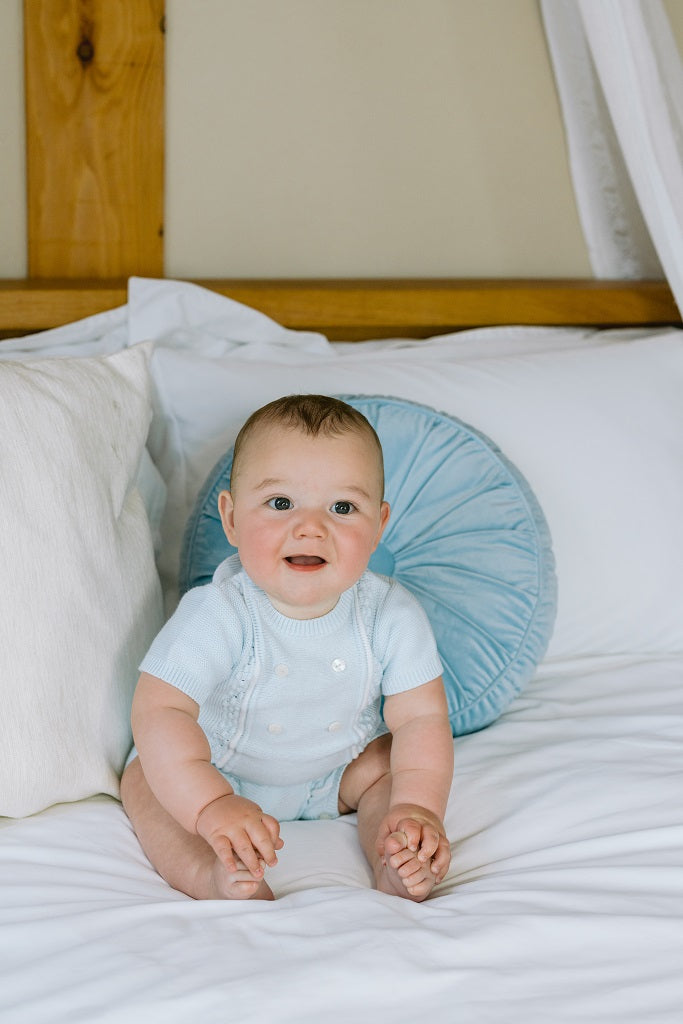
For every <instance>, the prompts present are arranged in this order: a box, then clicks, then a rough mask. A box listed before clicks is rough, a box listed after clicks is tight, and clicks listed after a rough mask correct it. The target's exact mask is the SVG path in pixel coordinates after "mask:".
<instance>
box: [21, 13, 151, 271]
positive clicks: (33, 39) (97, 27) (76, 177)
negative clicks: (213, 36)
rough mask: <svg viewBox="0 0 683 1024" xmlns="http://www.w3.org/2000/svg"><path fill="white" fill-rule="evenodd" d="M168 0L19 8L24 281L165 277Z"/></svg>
mask: <svg viewBox="0 0 683 1024" xmlns="http://www.w3.org/2000/svg"><path fill="white" fill-rule="evenodd" d="M163 33H164V0H24V40H25V44H24V45H25V76H26V160H27V191H28V272H29V277H31V278H54V277H61V278H64V277H67V278H79V277H89V278H112V277H126V276H128V275H130V274H140V275H143V276H151V277H160V276H162V275H163V269H164V267H163V212H164V211H163V195H164V181H163V174H164V35H163Z"/></svg>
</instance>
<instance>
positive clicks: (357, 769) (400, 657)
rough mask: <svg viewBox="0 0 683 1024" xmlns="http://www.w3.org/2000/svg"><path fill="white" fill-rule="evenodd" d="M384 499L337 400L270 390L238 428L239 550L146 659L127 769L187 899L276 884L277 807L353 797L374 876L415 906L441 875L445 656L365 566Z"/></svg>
mask: <svg viewBox="0 0 683 1024" xmlns="http://www.w3.org/2000/svg"><path fill="white" fill-rule="evenodd" d="M383 494H384V472H383V463H382V450H381V446H380V443H379V439H378V437H377V435H376V433H375V431H374V430H373V428H372V426H371V425H370V423H369V422H368V421H367V419H366V418H365V417H364V416H362V415H361V413H359V412H358V411H357V410H355V409H354V408H352V407H351V406H349V405H347V404H346V403H344V402H341V401H339V400H337V399H333V398H327V397H324V396H320V395H292V396H288V397H286V398H282V399H278V400H277V401H275V402H271V403H270V404H269V405H266V406H264V407H263V408H262V409H260V410H258V411H257V412H255V413H254V414H253V415H252V416H251V417H250V418H249V419H248V420H247V422H246V423H245V425H244V426H243V428H242V430H241V431H240V433H239V435H238V437H237V440H236V442H235V449H234V459H233V466H232V475H231V481H230V491H222V492H221V494H220V496H219V501H218V507H219V512H220V516H221V521H222V524H223V529H224V531H225V534H226V536H227V538H228V540H229V541H230V543H231V544H232V545H234V546H235V547H236V548H237V550H238V555H235V556H232V557H231V558H228V559H226V560H225V561H224V562H223V563H222V564H221V565H219V567H218V569H217V570H216V573H215V575H214V577H213V581H212V582H211V583H209V584H208V585H206V586H202V587H196V588H195V589H193V590H191V591H189V592H188V593H187V594H186V595H185V596H184V597H183V599H182V600H181V602H180V604H179V606H178V609H177V611H176V612H175V614H174V615H173V616H172V617H171V619H170V620H169V621H168V622H167V623H166V625H165V626H164V628H163V629H162V630H161V632H160V634H159V635H158V637H157V638H156V640H155V641H154V643H153V645H152V647H151V649H150V651H149V652H148V654H147V655H146V657H145V659H144V660H143V663H142V665H141V673H142V674H141V676H140V680H139V682H138V686H137V689H136V693H135V698H134V701H133V712H132V722H133V733H134V738H135V744H136V750H137V755H138V756H137V757H136V758H134V759H133V760H132V761H131V763H130V764H129V766H128V767H127V769H126V771H125V773H124V776H123V779H122V782H121V794H122V799H123V802H124V806H125V808H126V811H127V813H128V815H129V817H130V818H131V821H132V823H133V826H134V828H135V830H136V833H137V835H138V837H139V839H140V842H141V844H142V846H143V848H144V849H145V851H146V853H147V855H148V856H149V858H150V860H151V861H152V863H153V864H154V866H155V867H156V869H157V870H158V871H159V873H160V874H161V875H162V876H163V877H164V878H166V880H167V881H168V882H169V883H170V884H171V885H172V886H174V887H175V888H177V889H180V890H182V891H183V892H186V893H188V894H189V895H191V896H194V897H195V898H198V899H201V898H223V899H249V898H257V899H272V898H273V894H272V891H271V889H270V887H269V886H268V884H267V882H266V879H265V873H266V871H267V868H268V867H272V866H273V865H274V864H276V863H277V851H279V850H280V849H282V847H283V845H284V844H283V841H282V839H281V838H280V825H279V823H280V821H289V820H295V819H301V818H307V819H313V818H334V817H337V816H338V815H340V814H348V813H350V812H352V811H357V812H358V833H359V839H360V843H361V845H362V848H363V850H364V852H365V854H366V856H367V858H368V861H369V863H370V865H371V867H372V870H373V873H374V877H375V882H376V886H377V888H378V889H379V890H381V891H383V892H386V893H392V894H395V895H397V896H402V897H405V898H408V899H412V900H418V901H419V900H423V899H425V898H426V897H427V896H429V894H430V892H431V890H432V888H433V887H434V885H435V884H436V883H437V882H439V881H440V880H441V879H442V878H443V877H444V875H445V874H446V871H447V869H448V865H449V863H450V846H449V843H448V840H447V838H446V835H445V832H444V826H443V816H444V813H445V809H446V801H447V799H448V794H449V790H450V785H451V779H452V772H453V741H452V737H451V729H450V725H449V721H448V712H447V705H446V698H445V693H444V687H443V682H442V679H441V671H442V669H441V664H440V661H439V657H438V654H437V651H436V645H435V642H434V638H433V636H432V633H431V629H430V627H429V624H428V621H427V618H426V616H425V613H424V612H423V610H422V608H421V606H420V605H419V604H418V602H417V601H416V600H415V598H413V597H412V595H410V594H409V593H408V592H407V591H406V590H404V589H403V588H402V587H401V586H400V585H399V584H398V583H397V582H396V581H395V580H392V579H389V578H387V577H384V576H378V575H376V574H374V573H372V572H370V571H369V570H368V568H367V566H368V561H369V558H370V555H371V554H372V552H373V551H374V550H375V548H376V546H377V544H378V543H379V540H380V538H381V536H382V533H383V531H384V528H385V526H386V524H387V521H388V519H389V506H388V504H387V503H386V502H385V501H384V500H383ZM382 698H383V708H382V713H380V704H381V701H382Z"/></svg>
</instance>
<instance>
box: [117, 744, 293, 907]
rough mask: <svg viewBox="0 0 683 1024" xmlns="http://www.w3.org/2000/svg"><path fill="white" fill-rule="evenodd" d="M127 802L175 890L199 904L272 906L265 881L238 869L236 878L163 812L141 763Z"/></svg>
mask: <svg viewBox="0 0 683 1024" xmlns="http://www.w3.org/2000/svg"><path fill="white" fill-rule="evenodd" d="M121 799H122V801H123V806H124V809H125V811H126V814H127V815H128V817H129V818H130V820H131V823H132V825H133V828H134V829H135V832H136V834H137V837H138V839H139V841H140V845H141V846H142V848H143V850H144V851H145V853H146V854H147V856H148V858H149V859H150V861H151V862H152V864H153V866H154V867H155V868H156V870H157V871H158V872H159V874H160V875H161V877H162V878H164V879H165V880H166V881H167V882H168V884H169V885H170V886H172V887H173V888H174V889H178V890H179V891H180V892H184V893H187V895H188V896H192V898H193V899H196V900H217V899H223V900H246V899H262V900H272V899H273V893H272V892H271V889H270V887H269V886H268V885H267V884H266V883H265V882H264V881H263V880H261V881H258V880H256V879H254V878H252V876H251V875H250V873H249V872H248V871H247V869H246V868H245V867H244V866H243V865H241V864H238V870H237V872H235V873H230V872H228V871H227V870H226V868H225V866H224V865H223V864H222V863H221V862H220V861H219V860H218V858H217V857H216V854H215V853H214V851H213V850H212V849H211V847H210V846H209V844H208V843H207V842H205V840H204V839H202V837H201V836H198V835H192V834H191V833H190V832H186V831H185V829H184V828H183V827H182V826H181V825H179V824H178V822H177V821H176V820H175V818H172V817H171V815H170V814H169V813H168V812H167V811H166V810H165V809H164V808H163V807H162V806H161V804H160V803H159V802H158V800H157V799H156V797H155V796H154V794H153V793H152V790H151V789H150V788H149V785H148V783H147V780H146V778H145V776H144V774H143V771H142V766H141V764H140V761H139V759H138V758H135V760H134V761H131V763H130V764H129V765H128V767H127V768H126V770H125V772H124V773H123V778H122V779H121Z"/></svg>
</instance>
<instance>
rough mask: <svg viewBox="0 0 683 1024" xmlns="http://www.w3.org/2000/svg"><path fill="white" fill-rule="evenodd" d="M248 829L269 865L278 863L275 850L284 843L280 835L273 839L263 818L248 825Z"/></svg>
mask: <svg viewBox="0 0 683 1024" xmlns="http://www.w3.org/2000/svg"><path fill="white" fill-rule="evenodd" d="M273 820H275V819H273ZM276 824H277V823H276ZM247 831H248V835H249V840H250V842H251V843H252V845H253V847H254V849H255V850H256V851H257V852H258V854H259V855H260V856H261V857H262V858H263V860H264V861H265V863H266V864H267V865H268V867H273V865H274V864H277V856H276V854H275V851H276V850H279V849H280V848H281V847H282V846H283V845H284V843H283V842H282V840H281V839H279V837H278V838H277V839H275V840H273V837H272V835H271V832H270V830H269V828H268V825H267V824H266V822H265V821H263V820H261V821H259V822H254V823H252V824H250V825H249V826H248V830H247ZM245 863H246V861H245Z"/></svg>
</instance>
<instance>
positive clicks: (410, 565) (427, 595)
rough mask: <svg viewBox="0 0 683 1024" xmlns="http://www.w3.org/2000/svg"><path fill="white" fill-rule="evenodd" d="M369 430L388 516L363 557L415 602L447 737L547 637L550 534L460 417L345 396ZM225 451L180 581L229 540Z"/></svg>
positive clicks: (522, 668)
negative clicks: (439, 667) (435, 663)
mask: <svg viewBox="0 0 683 1024" xmlns="http://www.w3.org/2000/svg"><path fill="white" fill-rule="evenodd" d="M340 397H342V398H343V399H344V400H345V401H347V402H348V403H349V404H350V405H353V406H355V407H356V408H357V409H359V410H360V411H361V412H362V413H363V414H364V415H365V416H366V417H367V418H368V420H369V421H370V422H371V423H372V425H373V426H374V428H375V430H376V431H377V433H378V435H379V438H380V441H381V442H382V448H383V450H384V464H385V473H386V490H385V496H386V499H387V501H388V502H389V504H390V505H391V518H390V520H389V524H388V526H387V528H386V530H385V533H384V536H383V538H382V542H381V543H380V545H379V547H378V548H377V550H376V551H375V553H374V554H373V556H372V558H371V560H370V568H371V569H373V570H374V571H375V572H379V573H384V574H385V575H388V576H394V577H395V578H396V579H397V580H399V581H400V582H401V583H402V584H403V585H404V586H405V587H407V589H408V590H410V591H412V592H413V594H415V596H416V597H417V598H418V599H419V601H420V602H421V603H422V605H423V607H424V609H425V611H426V612H427V615H428V616H429V619H430V621H431V624H432V628H433V630H434V634H435V636H436V641H437V644H438V648H439V653H440V655H441V659H442V661H443V665H444V682H445V685H446V693H447V696H448V705H449V713H450V719H451V725H452V728H453V734H454V735H461V734H463V733H469V732H474V731H475V730H477V729H482V728H483V727H484V726H486V725H489V724H490V723H491V722H493V721H494V720H495V719H496V718H497V717H498V716H499V715H500V714H501V712H502V711H504V709H505V708H506V707H507V705H508V704H509V703H510V701H511V700H512V699H513V698H514V697H515V696H516V694H518V693H519V692H520V690H521V689H522V688H523V687H524V686H525V685H526V683H527V682H528V681H529V679H530V678H531V676H532V675H533V672H534V669H535V667H536V665H537V663H538V661H539V660H540V658H541V657H542V656H543V653H544V652H545V649H546V647H547V645H548V641H549V640H550V634H551V631H552V626H553V622H554V619H555V610H556V595H557V587H556V580H555V569H554V559H553V555H552V550H551V543H550V533H549V530H548V527H547V524H546V521H545V518H544V516H543V513H542V511H541V509H540V506H539V505H538V502H537V501H536V499H535V497H534V495H533V494H532V492H531V489H530V487H529V485H528V484H527V482H526V480H525V479H524V478H523V476H522V475H521V473H520V472H519V471H518V470H517V469H516V468H515V467H514V466H513V465H512V464H511V463H510V462H509V461H508V460H507V459H506V458H505V457H504V456H503V455H502V453H501V452H500V451H499V449H498V448H497V447H496V446H495V445H494V444H493V443H492V442H491V441H490V440H489V439H488V438H486V437H484V436H483V435H482V434H480V433H479V432H478V431H476V430H474V429H473V428H472V427H470V426H467V425H466V424H465V423H462V422H461V421H459V420H457V419H455V418H454V417H452V416H447V415H445V414H444V413H439V412H436V411H435V410H433V409H430V408H427V407H426V406H422V405H416V404H414V403H412V402H407V401H405V400H403V399H396V398H373V397H364V396H348V395H342V396H340ZM231 465H232V450H230V451H229V452H227V453H226V454H225V455H224V456H223V458H221V459H220V460H219V462H218V463H217V464H216V466H215V467H214V469H213V471H212V472H211V473H210V475H209V477H208V479H207V481H206V483H205V485H204V487H203V489H202V491H201V493H200V495H199V497H198V499H197V503H196V506H195V509H194V511H193V513H192V515H191V517H190V520H189V522H188V525H187V529H186V532H185V538H184V544H183V552H182V556H181V570H180V588H181V591H185V590H188V589H189V588H190V587H194V586H199V585H200V584H203V583H207V582H209V580H210V579H211V577H212V576H213V573H214V570H215V569H216V566H217V565H218V564H219V563H220V562H221V561H222V560H223V559H224V558H226V557H227V556H228V555H230V554H233V553H234V550H235V549H234V548H233V547H231V545H230V544H229V543H228V541H227V540H226V538H225V535H224V533H223V528H222V526H221V521H220V517H219V515H218V509H217V502H218V495H219V493H220V491H222V490H226V489H229V485H230V468H231Z"/></svg>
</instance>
